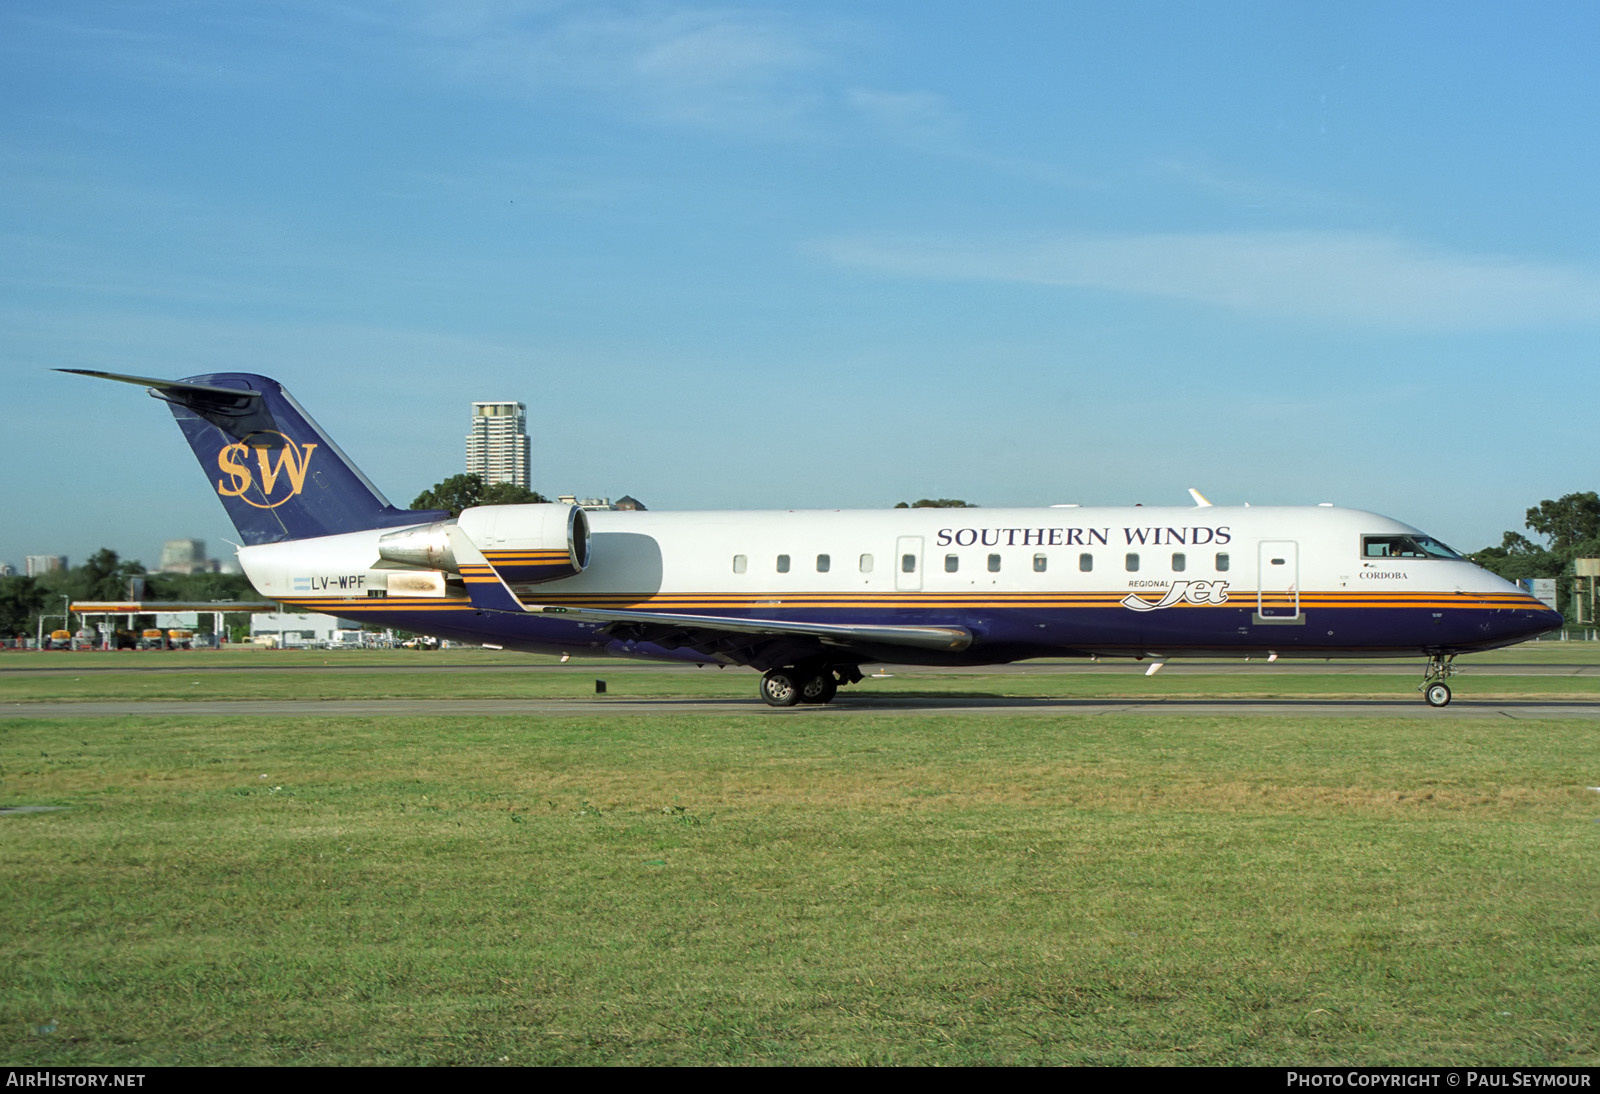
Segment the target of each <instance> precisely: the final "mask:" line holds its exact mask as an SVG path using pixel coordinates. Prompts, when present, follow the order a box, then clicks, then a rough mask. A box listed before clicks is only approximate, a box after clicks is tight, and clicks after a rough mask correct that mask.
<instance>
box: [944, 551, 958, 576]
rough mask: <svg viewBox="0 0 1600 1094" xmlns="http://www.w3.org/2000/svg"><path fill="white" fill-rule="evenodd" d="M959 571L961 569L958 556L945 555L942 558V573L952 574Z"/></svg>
mask: <svg viewBox="0 0 1600 1094" xmlns="http://www.w3.org/2000/svg"><path fill="white" fill-rule="evenodd" d="M959 569H961V557H960V556H959V555H945V556H944V572H945V573H947V574H953V573H955V572H956V571H957V570H959Z"/></svg>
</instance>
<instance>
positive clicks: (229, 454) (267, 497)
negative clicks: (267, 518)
mask: <svg viewBox="0 0 1600 1094" xmlns="http://www.w3.org/2000/svg"><path fill="white" fill-rule="evenodd" d="M267 435H268V434H267V433H252V434H251V435H250V436H248V437H246V438H245V439H244V440H242V441H239V442H236V443H234V444H230V445H224V446H223V447H222V449H221V450H220V451H218V453H217V469H218V470H220V471H221V472H222V473H223V474H224V475H227V476H228V477H229V479H230V480H231V481H228V482H224V481H223V480H222V479H218V480H217V493H218V494H220V495H222V496H223V497H225V498H238V499H239V500H240V501H242V502H244V503H245V504H246V505H253V506H255V507H256V508H257V509H276V508H277V507H278V506H280V505H282V504H283V503H284V502H286V501H288V500H289V499H290V498H292V497H295V496H297V495H298V494H299V493H300V491H302V490H304V489H305V488H306V471H307V470H308V469H309V468H310V467H311V454H312V453H313V452H315V451H316V450H317V446H316V445H314V444H308V445H306V446H305V447H304V448H302V447H301V446H300V445H297V444H295V443H294V441H293V440H291V439H290V438H289V437H287V436H285V435H284V434H282V433H279V432H278V431H276V430H272V431H270V435H271V436H274V437H279V438H282V442H283V443H282V444H281V446H280V445H272V446H269V445H268V444H267V443H266V442H265V441H264V440H257V438H264V437H266V436H267ZM274 447H276V448H277V450H278V462H277V464H276V465H274V464H273V462H272V449H273V448H274ZM252 450H253V451H254V452H255V454H256V467H257V470H258V471H259V474H260V487H259V493H260V496H261V497H262V498H263V499H264V500H263V501H255V500H253V499H252V498H250V497H249V496H248V492H249V491H250V489H251V487H253V486H255V485H256V481H257V480H256V478H255V476H252V475H251V473H250V468H249V466H248V464H247V463H246V461H248V460H249V458H250V452H251V451H252ZM280 476H282V481H283V482H284V484H285V486H286V489H285V490H283V491H281V492H280V491H278V483H279V478H280Z"/></svg>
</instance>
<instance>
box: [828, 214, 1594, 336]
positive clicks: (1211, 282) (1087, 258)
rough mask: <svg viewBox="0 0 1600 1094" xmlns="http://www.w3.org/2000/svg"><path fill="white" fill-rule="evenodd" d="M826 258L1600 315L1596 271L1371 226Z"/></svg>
mask: <svg viewBox="0 0 1600 1094" xmlns="http://www.w3.org/2000/svg"><path fill="white" fill-rule="evenodd" d="M815 249H817V250H818V251H820V252H821V253H822V254H824V255H826V256H828V257H829V258H831V259H833V260H834V261H836V262H838V263H841V264H844V265H849V266H859V267H863V268H867V269H873V270H878V271H881V272H884V273H891V274H897V275H901V276H907V277H921V278H935V279H941V280H982V281H1014V282H1020V283H1029V284H1039V285H1058V286H1061V287H1062V288H1065V289H1095V290H1102V291H1107V292H1121V293H1130V294H1137V295H1143V296H1154V297H1164V298H1168V299H1176V300H1185V301H1192V302H1195V303H1201V304H1210V305H1214V306H1216V307H1221V308H1226V309H1229V310H1232V311H1238V312H1245V313H1253V314H1260V315H1268V316H1278V317H1289V318H1298V319H1312V320H1321V321H1328V322H1336V323H1359V324H1365V325H1371V326H1382V327H1392V328H1402V329H1426V330H1441V329H1461V330H1473V329H1486V328H1501V327H1518V326H1529V325H1539V324H1549V323H1573V322H1577V323H1590V322H1594V321H1595V320H1597V319H1600V273H1597V272H1596V271H1595V270H1594V269H1592V268H1589V267H1585V266H1576V265H1561V264H1556V263H1549V262H1538V261H1532V260H1527V259H1518V258H1509V257H1503V256H1482V255H1461V254H1449V253H1445V252H1441V251H1435V250H1430V249H1428V248H1425V247H1421V246H1419V245H1417V244H1414V243H1410V242H1408V241H1405V240H1401V239H1397V238H1394V237H1391V236H1386V235H1381V234H1377V233H1369V232H1339V231H1297V232H1236V233H1187V234H1181V233H1172V234H1156V235H1129V236H1087V235H1085V236H1062V235H1050V236H1036V237H1028V238H1019V237H1015V236H1008V237H1004V238H992V237H991V238H973V237H943V238H941V237H931V236H921V237H867V238H839V239H831V240H823V241H821V242H819V243H817V244H816V245H815Z"/></svg>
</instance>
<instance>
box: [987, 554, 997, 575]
mask: <svg viewBox="0 0 1600 1094" xmlns="http://www.w3.org/2000/svg"><path fill="white" fill-rule="evenodd" d="M989 572H990V573H991V574H997V573H999V572H1000V556H999V555H990V556H989Z"/></svg>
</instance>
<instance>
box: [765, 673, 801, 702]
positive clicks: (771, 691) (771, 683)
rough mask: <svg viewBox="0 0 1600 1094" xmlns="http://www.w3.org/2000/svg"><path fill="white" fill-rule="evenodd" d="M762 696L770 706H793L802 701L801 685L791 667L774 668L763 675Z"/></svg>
mask: <svg viewBox="0 0 1600 1094" xmlns="http://www.w3.org/2000/svg"><path fill="white" fill-rule="evenodd" d="M761 698H762V700H763V701H764V702H765V703H766V704H767V705H768V706H769V707H792V706H794V705H795V704H796V703H798V702H799V701H800V685H799V684H797V683H795V676H794V673H793V672H792V671H790V670H789V669H772V670H770V671H769V672H767V673H766V674H765V675H764V676H762V677H761Z"/></svg>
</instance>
